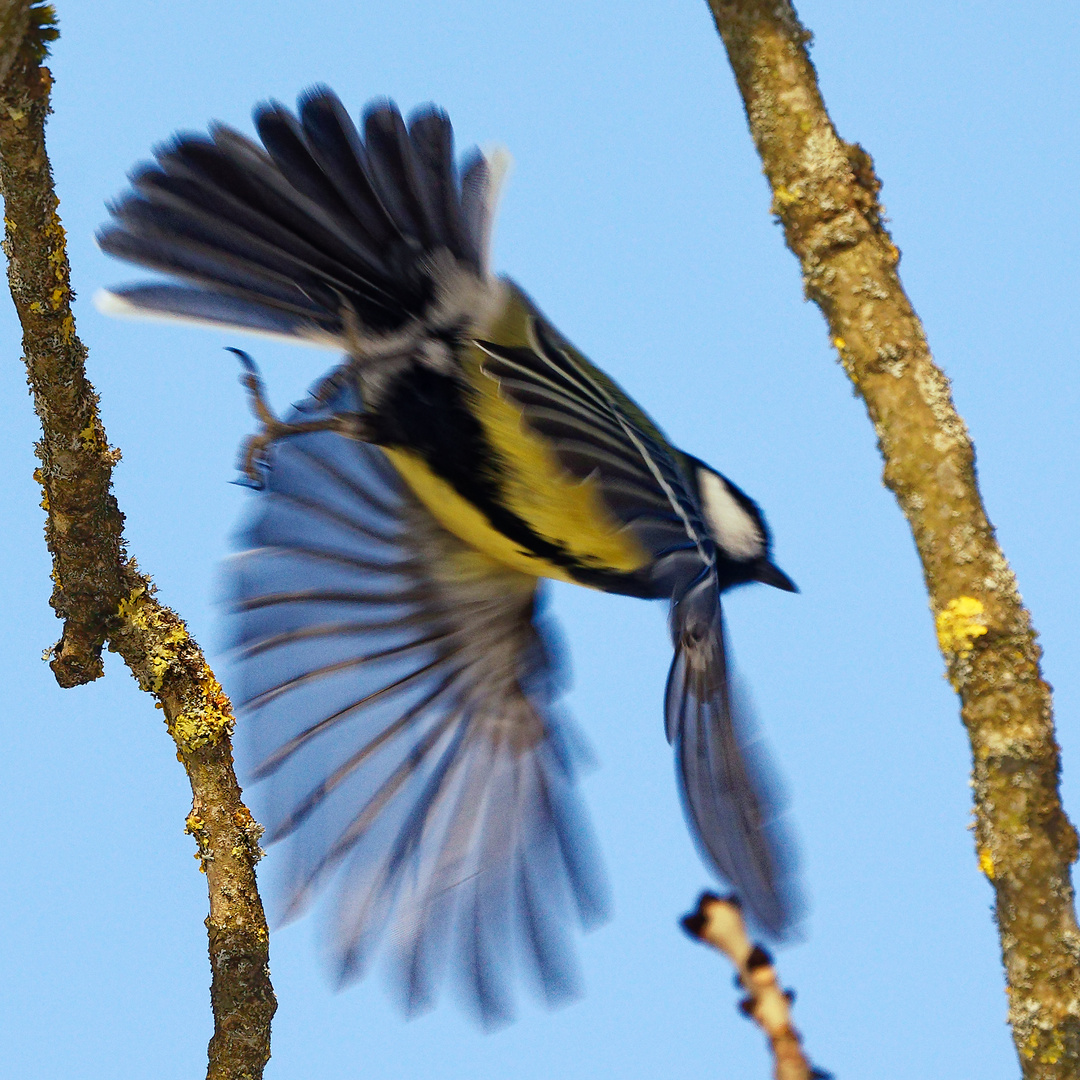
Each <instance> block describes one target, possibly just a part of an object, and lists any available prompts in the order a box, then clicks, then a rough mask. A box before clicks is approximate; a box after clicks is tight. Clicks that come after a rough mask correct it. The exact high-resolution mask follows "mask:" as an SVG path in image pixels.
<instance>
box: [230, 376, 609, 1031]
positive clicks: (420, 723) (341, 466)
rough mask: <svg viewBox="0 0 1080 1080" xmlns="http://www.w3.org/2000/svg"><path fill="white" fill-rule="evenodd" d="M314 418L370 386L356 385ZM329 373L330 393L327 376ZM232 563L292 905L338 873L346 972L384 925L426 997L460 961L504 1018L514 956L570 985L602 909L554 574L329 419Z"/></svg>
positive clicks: (341, 965)
mask: <svg viewBox="0 0 1080 1080" xmlns="http://www.w3.org/2000/svg"><path fill="white" fill-rule="evenodd" d="M345 382H346V380H341V381H339V386H338V391H337V393H336V394H335V395H333V396H330V397H329V398H328V399H327V400H325V401H324V402H323V403H315V402H312V403H308V404H307V405H304V406H300V407H299V408H298V409H297V410H295V411H294V414H293V417H292V418H293V419H311V418H314V417H317V416H319V415H321V414H322V413H323V411H324V410H325V412H327V413H333V412H340V411H342V410H346V411H348V410H351V409H355V408H356V407H357V401H356V399H355V397H353V395H352V392H351V391H348V390H345V389H341V385H344V384H345ZM327 385H330V386H333V383H332V382H331V383H330V384H324V387H323V390H324V397H325V396H326V394H325V389H326V386H327ZM243 541H244V544H245V550H243V551H241V552H240V553H239V554H238V555H236V556H234V557H233V560H232V562H231V564H230V569H229V583H230V589H229V610H230V615H229V623H228V625H229V627H230V630H231V634H230V646H231V648H232V649H233V653H234V657H235V665H234V668H235V670H234V672H233V675H234V680H235V684H236V685H235V687H234V689H236V690H237V691H238V694H237V699H238V700H240V701H241V720H242V728H243V729H246V732H247V735H248V746H247V747H246V750H247V752H248V753H249V755H250V758H251V760H252V762H253V766H254V768H253V771H254V775H255V777H256V778H258V779H260V780H262V783H261V784H259V785H258V786H257V787H256V789H255V790H254V795H255V798H256V803H257V805H258V806H259V809H260V813H261V816H260V820H262V821H263V822H264V824H265V825H266V826H267V834H268V837H269V839H270V840H271V841H272V842H273V841H278V840H284V839H285V838H289V841H290V843H289V849H288V852H289V854H288V865H287V869H286V871H285V874H284V880H283V884H284V889H283V901H284V902H283V912H282V913H283V915H284V917H286V918H290V917H293V916H295V915H297V914H299V913H300V912H301V911H302V910H303V909H304V908H305V906H306V905H307V904H308V902H309V901H310V900H311V899H312V898H313V896H314V895H315V894H316V893H317V892H318V891H319V890H320V889H321V888H322V887H323V886H324V885H327V884H329V883H330V881H331V880H332V879H336V882H337V891H336V901H335V904H334V909H333V910H334V914H333V918H332V920H331V921H332V934H331V941H330V945H331V949H332V952H333V956H334V959H335V962H336V965H337V970H338V973H339V975H340V977H341V978H342V979H350V978H353V977H358V976H359V975H361V974H363V972H364V970H365V968H366V967H367V965H368V962H369V960H370V958H371V956H372V953H373V951H374V950H375V949H376V947H377V946H378V944H379V942H380V940H385V939H387V938H389V940H390V942H391V943H392V954H393V959H392V964H393V967H394V970H395V972H396V976H397V982H398V985H399V986H400V987H401V990H402V994H403V998H404V1004H405V1006H406V1008H407V1009H408V1010H410V1011H415V1010H418V1009H421V1008H423V1007H425V1006H426V1005H428V1004H429V1003H430V1002H431V1000H432V997H433V993H434V988H435V986H436V984H437V981H438V978H439V975H440V972H441V970H442V969H443V968H444V966H445V965H446V964H448V963H449V964H450V966H451V967H452V968H453V970H454V973H455V974H456V976H457V977H458V979H459V980H460V982H461V983H462V984H463V987H464V989H465V991H466V996H467V998H468V1000H469V1001H470V1002H471V1003H472V1004H473V1005H475V1007H476V1009H477V1010H478V1012H479V1014H480V1016H481V1018H482V1019H483V1021H484V1022H485V1023H497V1022H500V1021H502V1020H504V1019H506V1018H508V1017H509V1014H510V1010H511V1004H512V1003H511V992H510V978H509V976H510V974H511V972H512V970H513V968H514V967H515V966H520V967H523V968H524V969H526V970H527V971H530V972H531V973H532V975H533V976H534V977H535V981H536V982H537V983H538V984H539V987H540V989H541V992H542V993H543V995H544V996H545V997H546V998H547V999H549V1000H550V1001H557V1000H559V999H561V998H565V997H566V996H568V995H570V994H572V993H573V992H574V991H575V988H576V968H575V964H574V960H573V956H572V953H571V949H570V942H569V939H568V934H567V930H568V927H569V926H570V924H572V923H573V922H574V921H580V922H582V923H583V924H586V925H588V924H590V923H592V922H594V921H596V920H597V919H599V918H600V917H601V916H602V914H603V910H604V906H605V905H604V890H603V886H602V881H601V879H600V877H599V876H598V871H597V868H596V863H595V861H594V860H593V857H592V851H591V845H590V842H589V838H588V830H587V828H586V825H585V822H584V820H583V817H582V813H581V810H580V808H579V805H578V801H577V796H576V794H575V790H574V770H575V760H576V757H577V754H576V751H575V750H574V743H573V740H572V738H571V734H570V732H569V729H568V728H567V726H566V723H565V722H564V721H563V720H562V719H561V718H560V716H559V714H558V711H557V709H556V707H555V698H556V696H557V693H558V686H557V678H556V676H557V670H556V668H557V663H556V657H555V656H554V655H553V651H552V645H551V635H550V633H549V632H548V630H547V629H546V627H545V624H544V620H543V618H542V617H541V615H540V614H538V610H537V601H536V593H535V589H536V584H537V582H536V579H534V578H530V577H527V576H525V575H522V574H519V573H517V572H514V571H506V570H501V569H498V568H496V567H495V566H494V565H493V564H491V563H490V562H488V561H486V560H484V559H483V558H482V557H480V556H477V555H476V554H475V553H472V552H470V551H469V550H468V549H466V548H464V547H463V546H462V545H461V544H460V542H459V541H457V540H456V538H454V537H453V536H452V535H451V534H449V533H447V532H446V531H445V530H443V529H442V528H441V527H440V526H438V525H437V524H436V523H435V522H434V520H433V519H432V518H431V516H430V515H429V514H428V513H427V511H426V510H424V509H423V508H422V507H421V506H420V505H419V504H418V503H417V502H416V501H415V500H414V499H413V498H412V497H411V495H410V494H409V493H408V492H407V490H406V489H405V488H404V487H403V485H402V483H401V482H400V480H399V478H398V477H397V475H396V473H395V471H394V470H393V468H392V466H390V465H389V463H388V462H387V460H386V459H385V457H383V455H382V453H381V451H379V450H377V449H375V448H373V447H370V446H367V445H364V444H360V443H355V442H351V441H349V440H347V439H345V438H343V437H342V436H340V435H336V434H331V433H328V432H318V433H315V434H307V435H302V436H297V437H293V438H289V439H286V440H284V441H281V442H279V443H277V444H276V445H274V446H273V447H272V449H271V453H270V460H269V462H268V465H267V467H266V473H265V487H264V489H263V491H262V493H261V495H260V496H259V502H258V505H257V508H256V510H255V513H254V516H253V519H252V521H251V523H250V525H249V527H248V528H247V531H246V534H245V535H244V537H243Z"/></svg>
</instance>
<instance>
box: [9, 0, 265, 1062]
mask: <svg viewBox="0 0 1080 1080" xmlns="http://www.w3.org/2000/svg"><path fill="white" fill-rule="evenodd" d="M16 7H19V8H21V10H18V11H17V10H15V8H16ZM52 18H53V15H52V10H51V8H47V7H43V6H41V5H31V4H29V3H25V2H24V3H22V4H21V5H18V4H3V3H0V31H8V32H14V33H18V32H19V31H20V28H21V31H22V33H23V35H24V36H23V37H22V38H21V40H18V41H16V42H15V45H14V46H13V44H12V39H11V38H4V39H0V71H2V70H3V67H4V64H5V63H6V64H7V68H8V77H7V79H6V81H5V82H4V83H3V85H2V88H0V189H2V191H3V197H4V212H5V218H4V224H5V240H4V245H3V246H4V251H5V253H6V254H7V256H8V280H9V282H10V285H11V295H12V298H13V299H14V301H15V307H16V309H17V311H18V314H19V319H20V321H21V323H22V329H23V349H24V351H25V361H26V368H27V377H28V381H29V383H30V388H31V391H32V393H33V396H34V408H35V411H36V412H37V414H38V417H39V418H40V419H41V427H42V439H41V441H40V442H39V443H38V445H37V455H38V458H39V459H40V461H41V467H40V468H39V469H38V470H37V471H36V473H35V477H36V478H37V479H38V480H39V481H40V482H41V484H42V487H43V489H44V492H43V500H42V506H43V507H44V508H45V510H46V511H47V513H48V520H47V523H46V526H45V537H46V542H47V543H48V546H49V550H50V551H51V552H52V555H53V573H52V577H53V582H54V588H53V595H52V599H51V603H52V606H53V608H54V609H55V610H56V612H57V614H58V615H59V616H60V617H62V618H63V619H64V631H63V637H62V638H61V640H60V642H59V643H58V644H57V645H56V646H55V648H54V650H53V652H54V659H53V662H52V669H53V672H54V674H55V676H56V679H57V682H59V684H60V685H61V686H75V685H78V684H80V683H84V682H88V681H90V680H91V679H95V678H97V677H98V676H100V675H101V674H102V670H103V666H102V659H101V649H102V645H103V644H104V642H105V641H106V640H107V641H108V644H109V648H110V650H112V651H115V652H118V653H119V654H120V655H121V657H122V658H123V660H124V662H125V663H126V664H127V665H128V667H129V668H130V669H131V672H132V674H133V675H134V676H135V678H136V679H137V681H138V683H139V686H140V687H141V688H142V689H143V690H145V691H147V692H148V693H150V694H152V695H153V696H154V697H155V698H156V699H157V707H158V708H160V709H162V710H163V711H164V714H165V723H166V726H167V728H168V731H169V734H170V735H171V736H172V737H173V739H174V741H175V742H176V748H177V757H178V758H179V760H180V761H181V763H182V764H183V766H184V768H185V770H186V772H187V775H188V779H189V780H190V782H191V790H192V795H193V805H192V809H191V813H190V814H189V815H188V818H187V831H188V832H189V833H191V834H192V835H193V836H194V838H195V841H196V843H197V844H198V858H199V860H200V865H201V868H202V870H203V871H204V872H205V873H206V877H207V885H208V888H209V893H210V916H209V918H208V919H207V920H206V926H207V930H208V931H209V943H210V964H211V970H212V986H211V992H210V993H211V1004H212V1007H213V1011H214V1035H213V1038H212V1039H211V1041H210V1047H209V1066H208V1071H207V1076H208V1078H209V1080H257V1078H259V1077H261V1076H262V1071H263V1066H264V1065H265V1064H266V1061H267V1060H268V1058H269V1056H270V1021H271V1018H272V1017H273V1014H274V1010H275V1008H276V1001H275V999H274V992H273V988H272V987H271V985H270V975H269V969H268V956H269V944H268V942H269V939H268V934H267V929H266V918H265V916H264V914H263V908H262V902H261V900H260V898H259V893H258V889H257V886H256V881H255V863H256V862H257V861H258V859H259V857H260V856H261V854H262V853H261V851H260V850H259V836H260V835H261V832H262V830H261V828H260V827H259V826H258V825H257V824H256V823H255V821H254V820H253V819H252V817H251V814H250V813H249V811H248V809H247V807H246V806H245V805H244V803H243V801H242V799H241V792H240V786H239V784H238V783H237V781H236V775H235V773H234V771H233V766H232V748H231V745H230V741H229V737H230V734H231V732H232V725H233V716H232V706H231V705H230V703H229V699H228V698H227V697H226V696H225V694H224V692H223V691H222V689H221V684H220V683H219V682H218V681H217V679H216V678H215V677H214V673H213V672H212V671H211V670H210V668H209V666H208V665H207V663H206V659H205V657H204V656H203V654H202V651H201V650H200V648H199V646H198V645H197V644H196V643H195V641H194V640H193V639H192V638H191V636H190V635H189V634H188V632H187V628H186V627H185V625H184V623H183V621H182V620H181V619H180V618H179V616H177V615H176V614H175V613H174V612H172V611H170V610H169V609H168V608H167V607H164V606H163V605H161V604H159V603H158V601H157V600H156V599H155V597H154V589H153V585H152V584H151V582H150V579H149V578H148V577H146V576H145V575H143V574H142V573H140V572H139V570H138V568H137V567H136V565H135V562H134V560H130V561H128V560H126V557H125V550H124V541H123V534H122V528H123V515H122V514H121V513H120V510H119V508H118V507H117V504H116V500H115V499H114V497H113V495H112V493H111V490H110V485H111V475H112V467H113V465H114V464H115V463H116V461H117V460H118V459H119V454H118V452H117V451H115V450H113V449H111V448H110V447H109V444H108V441H107V440H106V438H105V430H104V428H103V426H102V424H101V419H100V417H99V415H98V410H97V404H98V398H97V395H96V394H95V393H94V389H93V387H92V386H91V385H90V383H89V381H88V380H87V378H86V370H85V361H86V349H85V347H84V346H83V344H82V343H81V342H80V341H79V339H78V337H77V336H76V334H75V322H74V319H73V317H72V314H71V306H70V305H71V299H72V292H71V285H70V274H69V267H68V261H67V253H66V250H65V237H64V230H63V228H62V226H61V224H60V219H59V217H58V216H57V212H56V210H57V199H56V194H55V192H54V189H53V182H52V170H51V168H50V166H49V159H48V157H47V155H46V150H45V119H46V117H47V115H48V113H49V111H50V107H49V92H50V89H51V86H52V77H51V75H50V73H49V71H48V69H47V68H45V67H43V66H41V61H42V60H43V59H44V56H45V53H46V50H47V42H48V41H50V40H52V39H53V38H55V36H56V31H55V28H54V26H53V24H52Z"/></svg>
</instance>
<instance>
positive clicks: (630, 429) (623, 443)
mask: <svg viewBox="0 0 1080 1080" xmlns="http://www.w3.org/2000/svg"><path fill="white" fill-rule="evenodd" d="M513 289H514V292H515V294H516V295H515V299H516V300H517V302H518V303H520V304H521V305H522V307H523V308H524V309H525V310H526V311H527V312H528V314H527V316H526V324H525V325H526V331H527V332H526V336H527V338H528V342H527V344H521V345H513V346H507V345H505V344H499V343H496V342H491V341H480V342H478V343H477V344H478V346H479V348H480V350H481V354H482V357H483V359H482V362H481V367H482V370H483V372H484V374H485V375H487V376H488V377H489V378H493V379H496V380H497V381H498V383H499V388H500V390H501V392H502V393H503V394H504V395H505V397H507V398H508V399H509V400H510V401H512V402H513V403H514V404H515V405H516V406H517V407H518V408H520V409H521V412H522V416H523V418H524V420H525V422H526V424H527V425H528V426H529V427H530V428H531V429H532V430H533V431H535V432H536V433H538V434H540V435H542V436H543V437H544V438H545V440H546V441H547V442H548V444H549V445H550V446H551V448H552V449H553V450H554V451H555V453H556V455H557V456H558V459H559V461H560V463H561V464H562V466H563V467H564V468H565V469H566V470H567V472H569V473H570V474H571V475H572V476H575V477H578V478H580V479H585V478H586V477H595V478H596V479H597V480H598V481H599V488H600V492H601V495H602V497H603V499H604V501H605V502H606V504H607V506H608V508H609V509H610V511H611V513H612V515H613V516H614V517H615V519H616V520H617V521H619V522H621V523H622V524H623V525H625V526H626V527H628V528H629V529H630V530H631V531H632V532H633V533H634V535H635V536H636V537H637V539H638V540H639V541H640V542H641V543H642V544H643V546H644V547H645V548H646V549H647V550H648V551H649V552H651V553H652V555H653V557H654V563H653V566H652V570H651V578H650V585H651V587H652V589H653V591H652V593H651V594H652V595H656V596H663V595H670V594H671V591H672V586H673V583H674V582H676V581H679V580H687V579H688V578H692V577H693V576H694V575H695V574H696V573H697V572H698V571H699V570H700V569H701V566H702V564H703V562H704V561H707V559H708V557H709V545H710V541H709V539H708V534H707V531H706V530H705V528H704V527H703V525H702V523H701V520H700V511H699V509H698V507H697V502H696V499H695V498H694V497H693V496H692V494H691V493H690V489H689V484H688V480H687V477H686V476H685V475H684V473H683V470H682V468H681V465H680V462H679V460H678V458H677V453H678V452H677V451H673V450H672V448H671V446H670V444H669V443H668V441H667V439H665V438H664V436H663V434H662V433H661V432H660V430H659V429H658V428H657V427H656V426H655V425H654V424H653V423H652V421H651V420H650V419H649V418H648V417H647V416H646V415H645V414H644V413H643V412H642V411H641V410H640V409H639V408H638V407H637V405H635V404H634V402H633V401H632V400H631V399H630V398H629V397H628V396H627V395H626V394H625V393H623V391H622V390H620V389H619V387H618V386H617V385H616V384H615V383H614V382H613V381H612V380H611V379H609V378H608V377H607V376H606V375H604V374H603V372H601V371H599V370H598V369H597V368H595V367H594V366H593V365H592V364H590V363H589V362H588V361H587V360H586V359H585V357H583V356H582V355H581V354H580V353H579V352H577V350H576V349H574V348H573V347H572V346H571V345H570V344H569V343H568V342H566V341H564V340H563V339H562V337H561V336H560V335H559V333H558V331H557V330H555V328H554V327H553V326H552V325H551V324H550V323H549V322H548V321H547V319H546V318H544V316H543V315H541V314H540V312H539V311H537V310H536V309H535V307H534V306H533V305H532V303H531V301H529V300H528V298H527V297H525V295H524V294H523V293H522V292H521V291H520V290H519V289H517V287H516V286H513Z"/></svg>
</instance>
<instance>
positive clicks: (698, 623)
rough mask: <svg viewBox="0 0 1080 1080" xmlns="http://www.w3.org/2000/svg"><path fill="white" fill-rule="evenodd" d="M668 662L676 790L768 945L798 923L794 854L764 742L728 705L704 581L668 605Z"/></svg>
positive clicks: (737, 706)
mask: <svg viewBox="0 0 1080 1080" xmlns="http://www.w3.org/2000/svg"><path fill="white" fill-rule="evenodd" d="M672 636H673V638H674V642H675V659H674V661H673V662H672V665H671V672H670V674H669V675H668V683H667V692H666V695H665V714H666V719H667V736H668V740H669V741H670V742H673V743H674V744H675V758H676V766H677V770H678V776H679V788H680V792H681V794H682V797H683V803H684V806H685V809H686V815H687V817H688V818H689V820H690V823H691V826H692V831H693V834H694V838H695V840H696V841H697V843H698V846H699V848H700V849H701V851H702V854H703V855H704V856H705V858H706V861H707V862H709V863H711V864H712V866H713V867H714V869H715V870H716V871H717V872H718V873H719V874H720V875H721V876H722V877H724V878H726V879H727V880H728V882H730V883H731V885H732V887H733V888H734V890H735V892H736V894H737V895H738V897H739V899H740V900H741V901H742V902H743V904H744V905H745V906H746V908H747V910H748V913H749V914H750V915H751V916H752V917H753V919H754V920H755V921H756V922H757V923H758V924H759V925H760V926H761V927H762V928H763V929H765V930H766V931H768V932H769V934H771V935H772V936H773V937H775V938H782V937H784V936H786V935H787V933H788V932H789V931H790V930H791V928H792V927H793V925H794V924H795V923H796V922H797V920H798V917H799V912H800V907H801V904H800V901H799V897H798V895H797V889H796V886H795V881H794V869H795V867H794V862H795V857H794V856H795V849H794V845H793V843H792V842H791V840H790V838H789V837H788V836H787V835H786V834H785V831H784V829H783V827H782V822H781V820H780V807H779V799H778V798H777V794H776V784H775V781H774V779H773V777H772V775H771V772H772V770H771V769H769V767H768V761H767V757H766V752H765V747H764V745H763V744H762V743H761V742H760V741H758V740H756V739H754V738H753V731H752V727H753V725H752V723H751V716H750V715H749V709H748V708H747V706H746V704H745V702H739V701H738V699H737V697H735V698H734V699H733V695H732V693H731V688H730V685H729V673H728V663H727V656H726V652H725V645H724V624H723V615H722V613H721V609H720V599H719V594H718V593H717V590H716V581H715V578H713V576H712V575H709V574H705V575H702V577H701V579H700V580H699V581H698V582H697V583H695V584H694V585H693V586H691V588H690V589H688V590H687V591H686V592H685V593H684V594H683V595H682V596H681V597H679V598H678V599H677V600H676V602H675V603H674V605H673V607H672Z"/></svg>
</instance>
